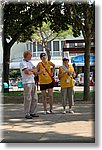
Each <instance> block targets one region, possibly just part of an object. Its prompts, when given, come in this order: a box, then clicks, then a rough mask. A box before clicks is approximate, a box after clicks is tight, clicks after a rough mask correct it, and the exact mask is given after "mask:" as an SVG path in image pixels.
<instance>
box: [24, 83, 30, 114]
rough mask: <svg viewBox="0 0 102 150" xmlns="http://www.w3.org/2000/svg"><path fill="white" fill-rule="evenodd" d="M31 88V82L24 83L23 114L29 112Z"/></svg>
mask: <svg viewBox="0 0 102 150" xmlns="http://www.w3.org/2000/svg"><path fill="white" fill-rule="evenodd" d="M31 90H32V86H31V84H25V85H24V112H25V114H29V113H30V106H31V100H32V97H31Z"/></svg>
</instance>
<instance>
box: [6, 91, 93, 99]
mask: <svg viewBox="0 0 102 150" xmlns="http://www.w3.org/2000/svg"><path fill="white" fill-rule="evenodd" d="M4 96H23V91H14V92H12V91H10V92H9V93H4ZM38 96H41V92H38ZM47 96H48V94H47ZM53 96H54V97H55V98H60V97H61V93H60V91H54V92H53ZM90 96H91V97H94V96H95V92H94V91H91V92H90ZM74 97H75V98H79V99H80V98H82V97H83V91H76V92H75V93H74Z"/></svg>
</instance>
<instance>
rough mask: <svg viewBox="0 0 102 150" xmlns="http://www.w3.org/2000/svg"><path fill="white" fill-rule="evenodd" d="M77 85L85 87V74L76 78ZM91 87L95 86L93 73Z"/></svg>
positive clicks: (91, 74)
mask: <svg viewBox="0 0 102 150" xmlns="http://www.w3.org/2000/svg"><path fill="white" fill-rule="evenodd" d="M75 85H84V73H80V74H78V75H77V77H76V78H75ZM90 85H91V86H92V85H94V79H93V72H90Z"/></svg>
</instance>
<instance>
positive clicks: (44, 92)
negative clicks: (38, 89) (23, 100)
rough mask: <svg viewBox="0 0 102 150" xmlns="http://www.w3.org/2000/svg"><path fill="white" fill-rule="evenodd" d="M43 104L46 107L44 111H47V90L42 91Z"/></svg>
mask: <svg viewBox="0 0 102 150" xmlns="http://www.w3.org/2000/svg"><path fill="white" fill-rule="evenodd" d="M42 102H43V106H44V111H46V110H47V108H46V90H42Z"/></svg>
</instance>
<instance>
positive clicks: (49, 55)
mask: <svg viewBox="0 0 102 150" xmlns="http://www.w3.org/2000/svg"><path fill="white" fill-rule="evenodd" d="M45 49H46V53H47V57H48V61H50V60H51V54H50V49H49V48H48V47H46V48H45Z"/></svg>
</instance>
